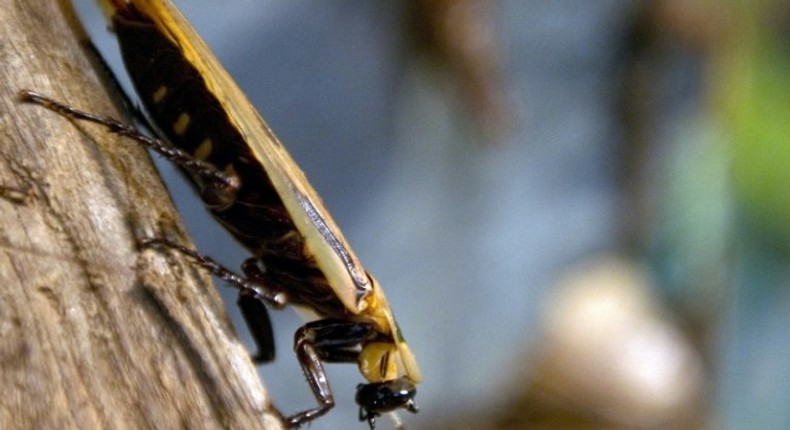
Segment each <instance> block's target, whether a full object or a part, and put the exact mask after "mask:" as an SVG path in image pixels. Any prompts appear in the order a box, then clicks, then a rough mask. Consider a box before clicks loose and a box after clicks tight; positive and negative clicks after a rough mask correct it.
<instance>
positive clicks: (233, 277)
mask: <svg viewBox="0 0 790 430" xmlns="http://www.w3.org/2000/svg"><path fill="white" fill-rule="evenodd" d="M140 246H141V247H143V248H154V247H162V248H167V249H170V250H172V251H176V252H179V253H181V254H183V255H185V256H187V257H189V258H191V259H192V260H194V261H195V262H196V263H197V264H198V265H199V266H201V267H203V268H204V269H207V270H208V271H210V272H211V273H212V274H213V275H214V276H216V277H218V278H220V279H222V280H223V281H225V282H226V283H228V284H230V285H231V286H232V287H235V288H238V289H239V291H240V292H241V294H244V295H248V296H250V297H252V298H255V299H256V300H263V301H265V302H266V303H268V304H269V305H270V306H273V307H275V308H278V309H280V308H282V307H283V306H285V304H286V302H287V301H288V298H287V296H286V294H285V293H283V292H279V291H273V290H271V289H269V288H267V287H266V286H264V285H262V284H261V283H258V282H255V281H254V280H251V279H248V278H245V277H242V276H239V275H237V274H236V273H234V272H232V271H231V270H229V269H227V268H226V267H224V266H222V265H221V264H219V263H217V262H216V261H215V260H214V259H212V258H211V257H208V256H206V255H203V254H199V253H197V252H195V251H193V250H191V249H189V248H187V247H185V246H183V245H181V244H179V243H176V242H173V241H171V240H169V239H164V238H148V239H143V240H141V241H140ZM267 319H268V317H267Z"/></svg>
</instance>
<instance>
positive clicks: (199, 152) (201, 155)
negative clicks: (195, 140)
mask: <svg viewBox="0 0 790 430" xmlns="http://www.w3.org/2000/svg"><path fill="white" fill-rule="evenodd" d="M213 150H214V143H213V142H212V141H211V138H208V137H207V138H205V139H203V142H200V146H198V148H197V149H196V150H195V158H197V159H198V160H202V161H204V160H206V159H207V158H208V157H210V156H211V152H212V151H213Z"/></svg>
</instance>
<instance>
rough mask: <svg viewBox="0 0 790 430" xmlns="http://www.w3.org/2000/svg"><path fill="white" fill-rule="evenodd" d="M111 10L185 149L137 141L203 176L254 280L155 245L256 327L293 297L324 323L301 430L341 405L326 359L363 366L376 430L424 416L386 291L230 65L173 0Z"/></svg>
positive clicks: (363, 403)
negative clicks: (186, 260) (236, 298)
mask: <svg viewBox="0 0 790 430" xmlns="http://www.w3.org/2000/svg"><path fill="white" fill-rule="evenodd" d="M100 3H102V6H103V7H104V9H105V10H106V11H107V12H108V16H109V17H110V20H111V22H112V27H113V29H114V31H115V33H116V35H117V38H118V42H119V45H120V48H121V52H122V56H123V59H124V62H125V64H126V68H127V71H128V73H129V75H130V77H131V79H132V82H133V83H134V85H135V88H136V90H137V93H138V96H139V97H140V99H141V101H142V103H143V105H144V107H145V110H146V112H147V113H148V115H149V117H150V120H151V122H152V123H153V125H154V127H155V128H156V129H158V130H157V131H158V132H159V133H161V134H162V135H163V136H165V137H166V138H167V140H168V141H169V142H170V143H171V144H172V145H174V146H175V147H176V148H178V149H175V148H173V149H172V150H169V151H170V153H168V150H167V149H159V148H157V146H156V145H158V144H159V143H158V142H156V143H148V142H146V141H145V138H144V137H141V138H139V139H137V140H138V141H141V142H142V143H144V144H146V145H148V146H149V147H153V148H154V149H156V150H158V151H159V152H160V153H163V154H165V156H166V157H167V158H169V159H171V160H173V161H174V162H176V164H178V165H179V166H181V167H182V168H183V169H184V170H185V171H186V172H187V173H188V174H189V175H190V176H191V177H192V178H193V183H194V185H195V187H196V188H197V190H198V192H199V193H200V195H201V198H202V199H203V201H204V202H205V203H206V205H207V206H208V208H209V209H210V210H211V212H212V214H213V215H214V217H215V218H216V219H217V220H218V221H219V222H220V223H221V224H222V225H224V226H225V227H226V228H227V230H228V231H230V232H231V233H232V234H233V235H234V237H235V238H236V239H237V240H239V241H240V242H241V243H242V244H243V245H244V246H245V247H246V248H247V249H248V250H249V251H250V252H251V253H252V255H253V257H252V258H251V259H249V260H248V261H246V262H245V264H244V265H243V271H244V273H245V275H246V278H247V279H246V280H235V279H231V278H232V276H230V275H227V273H225V272H223V270H225V269H222V268H218V267H215V266H212V265H211V264H209V263H207V262H212V260H210V259H208V258H207V257H203V256H200V255H198V254H194V253H193V252H192V251H190V250H186V249H184V248H182V247H180V246H178V245H177V244H173V243H168V242H167V241H166V240H158V241H157V240H153V241H151V243H150V245H157V246H165V247H167V248H169V249H172V250H175V251H179V252H182V253H185V254H187V255H189V256H191V257H192V258H195V259H196V260H198V262H200V264H201V265H203V266H204V267H207V268H209V269H210V270H212V272H214V273H215V274H216V275H218V276H220V277H222V278H223V279H226V280H228V281H229V282H230V283H231V284H232V285H234V286H236V287H237V288H239V290H240V292H241V295H242V297H241V298H240V304H241V308H242V311H243V313H244V314H245V319H246V321H247V322H248V323H251V324H250V325H252V326H253V327H251V328H252V330H253V332H254V333H255V331H256V328H255V327H254V326H257V325H268V317H266V315H265V309H264V308H263V307H261V306H256V305H255V304H254V303H251V302H250V298H253V299H265V298H266V297H279V298H282V297H287V298H288V301H289V302H290V303H292V304H295V305H297V306H298V307H300V308H304V309H306V310H308V311H309V312H310V313H311V314H314V315H315V316H317V318H318V320H317V321H313V322H311V323H309V324H307V325H306V326H305V327H303V328H302V329H300V330H299V331H298V332H297V335H296V339H295V350H296V352H297V356H298V357H299V360H300V363H301V365H302V367H303V369H304V370H305V374H306V376H307V379H308V382H309V383H310V386H311V388H312V390H313V392H314V394H315V396H316V398H317V399H318V401H319V406H318V407H317V408H315V409H311V410H308V411H305V412H302V413H298V414H296V415H294V416H292V417H290V418H289V422H290V423H291V424H293V425H299V424H301V423H303V422H305V421H309V420H311V419H313V418H315V417H317V416H320V415H322V414H323V413H325V412H327V411H328V410H329V409H330V408H331V407H332V405H333V404H334V400H333V397H332V393H331V390H330V388H329V385H328V383H327V381H326V376H325V373H324V369H323V365H322V364H321V363H322V361H326V362H357V363H358V365H359V367H360V371H361V372H362V374H363V376H364V377H365V378H366V379H367V381H368V382H369V383H368V384H365V385H362V386H360V388H359V389H358V391H357V397H356V398H357V403H359V404H360V409H361V411H360V419H363V420H367V421H368V422H369V423H370V425H371V427H372V426H373V424H374V422H375V418H376V416H378V415H379V414H380V413H383V412H388V411H391V410H394V409H398V408H406V409H407V410H409V411H412V412H416V410H417V408H416V406H415V405H414V401H413V397H414V394H415V389H414V385H415V384H417V383H419V382H420V381H421V379H422V376H421V375H420V372H419V368H418V367H417V364H416V360H415V359H414V356H413V354H412V353H411V351H410V350H409V348H408V346H407V345H406V343H405V341H404V340H403V337H402V335H401V333H400V331H399V329H398V327H397V324H396V323H395V320H394V318H393V316H392V312H391V310H390V308H389V304H388V302H387V300H386V298H385V296H384V293H383V291H382V290H381V288H380V287H379V285H378V283H377V282H376V281H375V279H374V278H372V277H371V276H370V275H369V274H368V273H367V272H366V271H365V270H364V269H363V267H362V265H361V264H360V262H359V260H358V259H357V257H356V256H355V255H354V253H353V251H351V248H350V247H349V246H348V244H347V242H346V240H345V238H344V237H343V235H342V233H341V232H340V230H339V229H338V227H337V226H336V225H335V223H334V221H333V220H332V218H331V217H330V216H329V214H328V212H327V210H326V209H325V208H324V206H323V203H322V202H321V200H320V198H319V197H318V196H317V194H316V193H315V191H314V190H313V188H312V187H311V186H310V184H309V183H308V182H307V180H306V178H305V177H304V174H303V173H302V171H301V170H300V169H299V168H298V167H297V165H296V164H295V163H294V161H293V160H292V159H291V157H290V155H289V154H288V153H287V152H286V151H285V149H284V148H283V146H282V145H281V144H280V142H279V141H278V140H277V138H276V137H275V136H274V135H273V134H272V132H271V130H269V128H268V126H267V125H266V124H265V122H263V120H262V119H261V118H260V116H259V115H258V114H257V112H256V111H255V110H254V108H253V107H252V105H251V104H250V103H249V101H247V99H246V97H245V96H244V95H243V93H242V92H241V90H240V89H239V88H238V87H237V86H236V84H235V82H233V80H232V79H231V78H230V76H229V75H228V73H227V72H226V71H225V70H224V68H223V67H222V66H221V65H220V63H219V61H218V60H217V59H216V58H215V57H214V56H213V54H212V53H211V51H210V50H209V49H208V48H207V47H206V46H205V44H204V43H203V42H202V40H201V39H200V38H199V36H198V35H197V34H196V33H195V31H194V30H193V29H192V28H191V26H190V25H189V24H188V22H187V21H186V20H185V19H184V18H183V17H182V16H181V15H180V13H179V12H178V11H177V10H176V9H175V7H174V6H172V5H171V4H170V3H169V2H167V1H164V0H100ZM108 121H109V120H108ZM131 137H133V138H136V137H135V136H131ZM149 140H150V139H149ZM173 154H175V155H173ZM182 154H188V156H187V157H184V156H183V155H182ZM262 290H266V291H262ZM268 300H270V301H271V300H272V299H268ZM274 304H275V305H276V304H278V302H277V301H276V300H274ZM260 332H261V334H259V335H256V342H257V343H258V344H259V348H261V351H259V357H260V358H262V359H268V358H271V357H272V356H273V345H272V343H271V333H270V332H267V329H264V330H260ZM258 337H260V338H259V339H257V338H258ZM266 349H271V351H266Z"/></svg>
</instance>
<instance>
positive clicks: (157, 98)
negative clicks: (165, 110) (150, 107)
mask: <svg viewBox="0 0 790 430" xmlns="http://www.w3.org/2000/svg"><path fill="white" fill-rule="evenodd" d="M165 96H167V87H166V86H164V85H162V86H161V87H159V88H158V89H157V90H156V91H154V94H153V95H152V96H151V99H152V100H153V101H154V103H156V104H159V103H162V100H164V99H165Z"/></svg>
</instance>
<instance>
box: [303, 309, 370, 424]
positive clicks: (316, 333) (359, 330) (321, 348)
mask: <svg viewBox="0 0 790 430" xmlns="http://www.w3.org/2000/svg"><path fill="white" fill-rule="evenodd" d="M375 336H376V332H375V330H374V329H373V327H372V326H371V325H370V324H364V323H359V322H355V321H348V320H340V319H324V320H318V321H313V322H310V323H307V324H305V325H304V326H302V327H301V328H300V329H299V330H297V331H296V335H295V336H294V350H295V351H296V356H297V358H298V359H299V364H300V365H301V366H302V370H303V371H304V374H305V376H306V377H307V382H308V383H309V384H310V388H311V389H312V390H313V394H314V395H315V398H316V400H318V404H319V405H318V407H316V408H313V409H308V410H306V411H302V412H299V413H297V414H294V415H292V416H290V417H288V423H289V424H290V425H292V426H299V425H301V424H302V423H304V422H307V421H310V420H312V419H315V418H317V417H319V416H321V415H324V414H325V413H327V412H328V411H329V410H330V409H332V407H333V406H334V405H335V400H334V397H333V396H332V390H331V388H330V387H329V382H328V381H327V378H326V372H325V371H324V365H323V362H325V361H326V362H353V361H356V359H357V357H358V356H359V353H360V351H361V349H362V345H363V344H364V343H365V342H367V341H369V340H371V339H372V338H374V337H375Z"/></svg>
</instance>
